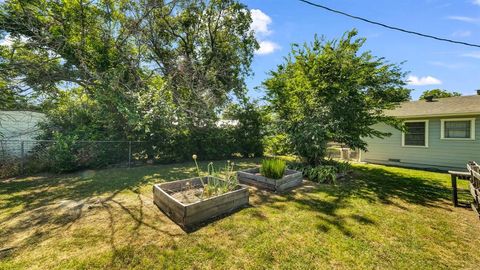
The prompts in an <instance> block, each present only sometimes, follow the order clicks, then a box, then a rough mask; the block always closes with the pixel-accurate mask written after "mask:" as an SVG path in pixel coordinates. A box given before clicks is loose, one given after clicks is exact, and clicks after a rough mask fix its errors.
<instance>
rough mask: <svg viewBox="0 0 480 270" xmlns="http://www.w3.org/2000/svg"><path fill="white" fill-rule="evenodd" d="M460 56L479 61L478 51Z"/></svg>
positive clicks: (479, 53) (479, 54) (479, 52)
mask: <svg viewBox="0 0 480 270" xmlns="http://www.w3.org/2000/svg"><path fill="white" fill-rule="evenodd" d="M462 56H464V57H471V58H477V59H480V51H475V52H469V53H464V54H462Z"/></svg>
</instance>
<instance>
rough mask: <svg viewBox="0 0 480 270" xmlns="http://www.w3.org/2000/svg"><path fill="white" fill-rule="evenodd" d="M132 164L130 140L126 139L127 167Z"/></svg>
mask: <svg viewBox="0 0 480 270" xmlns="http://www.w3.org/2000/svg"><path fill="white" fill-rule="evenodd" d="M131 165H132V141H128V167H129V168H130V166H131Z"/></svg>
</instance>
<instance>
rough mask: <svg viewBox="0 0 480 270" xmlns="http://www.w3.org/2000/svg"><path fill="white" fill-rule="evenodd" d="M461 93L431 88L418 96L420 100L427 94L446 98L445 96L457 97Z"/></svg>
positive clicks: (427, 95)
mask: <svg viewBox="0 0 480 270" xmlns="http://www.w3.org/2000/svg"><path fill="white" fill-rule="evenodd" d="M461 95H462V94H461V93H458V92H449V91H447V90H443V89H432V90H426V91H423V93H422V95H421V96H420V99H421V100H422V99H426V98H427V97H429V96H430V97H433V98H446V97H458V96H461Z"/></svg>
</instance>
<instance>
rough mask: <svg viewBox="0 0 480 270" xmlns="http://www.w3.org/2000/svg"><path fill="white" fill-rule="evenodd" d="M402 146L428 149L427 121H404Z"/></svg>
mask: <svg viewBox="0 0 480 270" xmlns="http://www.w3.org/2000/svg"><path fill="white" fill-rule="evenodd" d="M405 127H406V132H405V133H403V134H402V135H403V136H402V137H403V141H402V143H403V146H411V147H428V121H427V120H422V121H420V120H419V121H406V122H405Z"/></svg>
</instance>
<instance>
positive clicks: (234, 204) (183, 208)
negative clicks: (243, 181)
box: [153, 177, 249, 228]
mask: <svg viewBox="0 0 480 270" xmlns="http://www.w3.org/2000/svg"><path fill="white" fill-rule="evenodd" d="M211 179H212V178H211V177H206V178H203V180H204V182H207V181H209V180H211ZM216 180H217V181H224V180H221V179H216ZM187 183H189V184H190V186H191V187H192V186H202V181H201V179H200V178H198V177H197V178H190V179H185V180H179V181H173V182H168V183H162V184H157V185H154V186H153V200H154V203H155V204H156V205H157V206H158V207H159V208H160V209H161V210H162V211H163V212H164V213H165V214H166V215H167V216H168V217H170V219H172V220H173V221H174V222H176V223H177V224H179V225H180V226H182V227H183V228H187V227H190V226H193V225H195V224H196V223H199V222H203V221H206V220H208V219H211V218H213V217H216V216H219V215H223V214H226V213H228V212H230V211H232V210H235V209H238V208H240V207H243V206H245V205H246V204H248V197H249V193H248V189H247V187H245V186H243V185H238V186H237V187H236V189H235V190H233V191H230V192H227V193H224V194H221V195H219V196H214V197H211V198H208V199H205V200H202V201H199V202H195V203H192V204H182V203H181V202H180V201H178V200H176V199H175V198H173V197H172V196H171V194H172V192H179V191H182V190H185V189H186V188H187Z"/></svg>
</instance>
